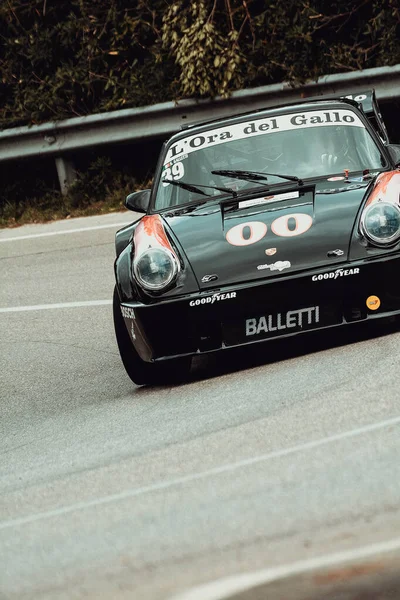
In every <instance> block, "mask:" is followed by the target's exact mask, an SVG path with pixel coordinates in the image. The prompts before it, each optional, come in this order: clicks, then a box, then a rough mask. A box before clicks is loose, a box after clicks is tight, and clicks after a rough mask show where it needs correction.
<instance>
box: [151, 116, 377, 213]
mask: <svg viewBox="0 0 400 600" xmlns="http://www.w3.org/2000/svg"><path fill="white" fill-rule="evenodd" d="M383 166H385V160H384V158H383V157H382V155H381V153H380V151H379V148H378V146H377V144H376V143H375V141H374V140H373V138H372V137H371V135H370V134H369V132H368V131H367V129H366V128H365V126H364V123H363V122H362V121H361V119H360V118H359V116H358V115H357V114H356V112H355V111H353V110H351V109H350V108H335V109H331V108H326V109H324V110H310V111H304V112H296V113H293V112H292V113H289V114H284V115H282V114H281V115H277V116H271V117H267V118H266V117H262V118H257V117H256V116H255V117H254V118H248V119H247V120H246V121H242V122H239V123H237V122H236V123H234V124H232V123H229V124H227V125H225V126H223V127H218V128H214V129H211V128H210V129H209V130H206V131H201V133H195V134H193V133H192V134H191V135H188V136H187V137H182V138H180V139H179V140H177V141H175V142H174V143H173V144H171V145H170V146H169V148H168V149H167V153H166V155H165V160H164V163H163V168H162V173H161V180H160V182H159V186H158V190H157V195H156V202H155V208H156V210H160V209H163V208H168V207H172V206H177V205H180V204H185V203H187V202H191V201H194V200H196V199H199V198H201V197H203V198H204V195H203V196H200V195H199V194H198V193H197V192H196V191H193V190H189V189H185V188H184V187H183V186H182V187H181V186H177V185H171V184H170V183H168V182H167V181H166V182H163V181H162V180H163V179H168V180H170V181H171V180H173V181H176V182H178V181H182V182H183V183H185V184H190V185H192V186H198V187H199V186H214V187H219V188H221V187H222V188H229V189H231V190H235V191H240V190H244V189H250V188H254V187H259V186H260V183H262V184H263V185H268V186H269V185H275V184H277V183H282V179H280V178H278V177H274V176H268V177H267V179H266V181H259V183H257V182H256V181H249V179H248V178H246V180H240V179H239V178H232V177H229V176H227V175H226V174H213V173H212V171H218V170H236V171H240V170H246V171H254V172H257V173H258V174H260V173H264V172H265V173H270V172H272V173H277V174H282V175H295V176H297V177H300V178H301V179H306V178H311V177H321V176H326V177H330V176H332V175H335V174H339V175H340V174H343V171H344V169H348V170H349V171H350V172H354V171H362V170H364V169H370V170H374V169H375V170H376V169H381V168H382V167H383ZM207 193H208V194H209V195H210V196H211V197H215V196H221V194H223V192H222V191H221V190H218V189H214V190H212V189H210V190H207Z"/></svg>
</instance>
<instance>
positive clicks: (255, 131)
mask: <svg viewBox="0 0 400 600" xmlns="http://www.w3.org/2000/svg"><path fill="white" fill-rule="evenodd" d="M338 125H347V126H352V127H364V124H363V123H362V121H361V120H360V118H359V117H358V116H357V115H356V114H355V113H354V112H352V111H351V110H344V109H338V110H324V111H322V110H315V111H304V112H299V113H292V114H288V115H279V116H275V117H269V118H265V119H253V120H251V121H245V122H244V123H236V124H234V125H227V126H225V127H220V128H219V129H212V130H210V131H205V132H204V133H200V134H199V133H197V134H196V135H192V136H190V137H187V138H183V139H181V140H178V141H177V142H175V143H174V144H173V145H172V146H171V147H170V148H169V150H168V152H167V155H166V157H165V161H164V165H167V163H170V162H171V163H172V162H175V161H176V160H182V159H183V158H184V157H185V158H186V156H187V155H188V154H190V153H191V152H196V150H202V149H204V148H208V147H210V146H216V145H218V144H223V143H224V142H227V141H231V140H240V139H245V138H250V137H254V136H257V135H264V134H267V133H268V134H270V133H275V132H279V131H289V130H291V129H292V130H297V129H307V128H308V127H326V126H338Z"/></svg>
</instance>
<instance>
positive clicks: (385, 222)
mask: <svg viewBox="0 0 400 600" xmlns="http://www.w3.org/2000/svg"><path fill="white" fill-rule="evenodd" d="M361 230H362V232H363V233H364V235H365V237H367V238H368V239H369V240H370V241H371V242H373V243H374V244H377V245H378V246H386V245H388V244H393V243H394V242H396V241H397V240H398V239H399V238H400V208H399V207H398V206H396V205H395V204H391V203H389V202H377V203H376V204H372V205H371V206H369V207H368V208H367V209H366V210H365V211H364V213H363V215H362V217H361Z"/></svg>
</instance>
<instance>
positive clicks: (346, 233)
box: [163, 181, 370, 289]
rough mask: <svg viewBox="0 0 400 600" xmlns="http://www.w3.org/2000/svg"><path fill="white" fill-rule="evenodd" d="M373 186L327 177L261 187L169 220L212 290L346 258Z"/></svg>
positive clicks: (171, 215) (167, 216)
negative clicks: (272, 188) (308, 182)
mask: <svg viewBox="0 0 400 600" xmlns="http://www.w3.org/2000/svg"><path fill="white" fill-rule="evenodd" d="M369 185H370V182H369V181H334V182H333V181H330V182H329V181H324V182H318V183H317V184H316V185H312V186H307V185H306V186H304V187H302V188H298V187H293V185H291V186H290V187H289V186H288V187H285V188H280V189H279V191H274V192H270V191H268V192H266V191H265V189H264V190H263V189H262V188H261V187H260V188H259V189H253V190H252V191H251V194H249V195H246V196H240V198H236V199H231V198H229V199H228V200H224V201H223V202H221V203H216V202H213V201H212V200H210V201H209V202H208V203H205V204H202V205H200V206H197V207H193V208H192V207H190V208H189V209H176V210H175V211H174V212H170V213H167V214H165V213H164V214H163V218H164V219H165V221H166V223H167V224H168V226H169V227H170V228H171V230H172V232H173V234H174V237H175V239H176V240H177V242H178V243H179V244H180V246H181V248H182V250H183V251H184V252H185V254H186V256H187V258H188V260H189V262H190V264H191V266H192V268H193V271H194V274H195V276H196V278H197V280H198V283H199V286H200V288H201V289H208V288H214V287H219V286H221V285H230V284H233V283H238V282H243V281H252V280H258V279H268V278H272V277H282V276H285V275H289V274H292V273H295V272H297V271H302V270H304V269H309V268H318V267H324V266H326V267H329V265H333V266H336V265H338V264H340V263H341V262H346V261H347V260H348V257H349V246H350V240H351V235H352V231H353V228H354V225H355V223H356V218H357V214H358V212H359V209H360V206H361V204H362V202H363V199H364V197H365V194H366V191H367V188H368V186H369ZM272 193H274V194H275V196H274V197H271V194H272ZM246 224H248V225H246ZM250 242H251V243H250Z"/></svg>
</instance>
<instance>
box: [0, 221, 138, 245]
mask: <svg viewBox="0 0 400 600" xmlns="http://www.w3.org/2000/svg"><path fill="white" fill-rule="evenodd" d="M134 220H135V219H133V221H134ZM133 221H127V222H126V223H124V222H121V223H108V224H107V225H93V226H92V227H80V228H77V229H61V230H60V231H48V232H47V233H32V234H30V235H20V236H15V237H9V238H0V242H17V241H18V240H31V239H33V238H41V237H50V236H53V235H66V234H67V233H81V232H83V231H95V230H96V229H107V228H111V227H120V228H122V227H125V226H126V225H130V224H131V223H132V222H133Z"/></svg>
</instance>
